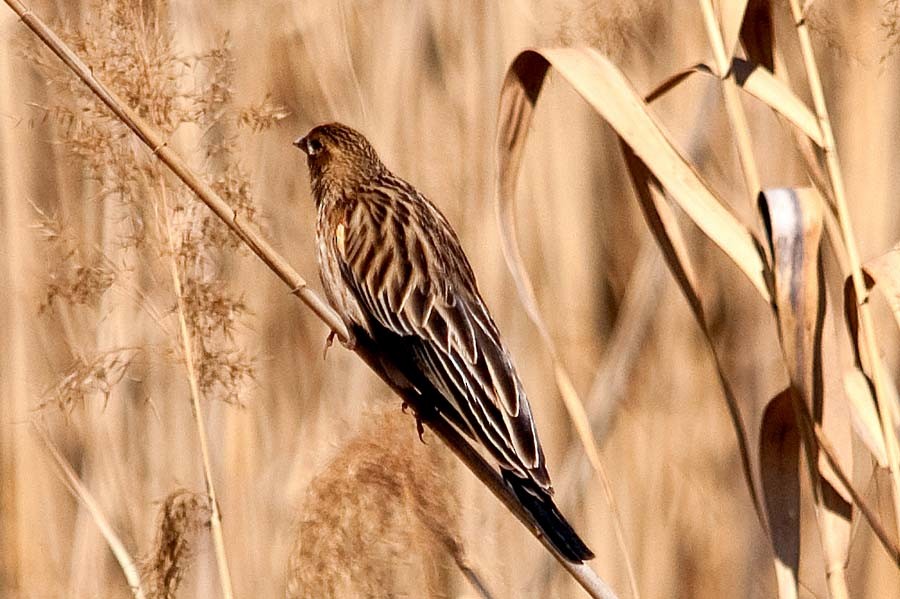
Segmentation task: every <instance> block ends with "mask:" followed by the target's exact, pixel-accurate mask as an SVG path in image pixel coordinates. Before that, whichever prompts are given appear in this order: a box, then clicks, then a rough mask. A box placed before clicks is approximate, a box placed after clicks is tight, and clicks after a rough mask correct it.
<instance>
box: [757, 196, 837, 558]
mask: <svg viewBox="0 0 900 599" xmlns="http://www.w3.org/2000/svg"><path fill="white" fill-rule="evenodd" d="M823 205H824V203H823V202H822V200H821V198H820V197H819V196H818V194H817V193H816V192H815V191H814V190H812V189H769V190H765V191H763V192H762V193H761V194H760V196H759V207H760V212H761V213H762V217H763V219H764V221H765V224H766V234H767V236H768V241H769V248H770V251H771V255H772V262H773V263H772V271H773V275H772V279H773V289H774V294H773V295H774V308H775V312H776V316H777V318H778V334H779V340H780V342H781V348H782V351H783V353H784V358H785V363H786V366H787V369H788V374H789V376H790V379H791V387H792V388H793V389H794V390H795V391H796V392H797V393H796V395H795V396H794V399H795V401H796V402H797V405H796V406H795V410H805V411H807V412H808V413H810V414H812V415H813V418H814V420H815V421H816V422H817V423H821V426H822V430H823V431H824V433H825V434H826V435H827V437H828V438H829V440H830V441H831V445H832V447H833V448H834V450H835V451H836V456H835V457H836V458H837V459H838V460H839V466H840V468H841V470H842V471H843V472H844V473H846V472H852V471H853V461H852V460H853V447H852V439H851V437H850V431H849V424H848V421H849V420H850V418H849V414H848V413H847V402H846V401H844V398H843V397H842V395H843V390H842V387H841V386H840V385H839V384H837V381H835V377H834V374H835V373H836V372H840V368H839V366H838V365H837V363H836V362H837V360H836V359H835V357H834V353H835V351H836V340H835V339H834V336H833V335H830V334H829V333H830V331H829V330H828V327H825V326H824V325H825V322H826V296H825V290H824V281H823V280H822V277H821V260H820V253H819V248H820V241H821V237H822V206H823ZM829 324H831V323H830V322H829ZM800 430H801V438H802V439H803V441H804V445H805V447H806V453H807V459H808V460H809V466H810V473H811V476H812V477H813V485H814V490H815V500H816V511H817V514H818V524H819V535H820V537H821V539H822V546H823V549H824V552H825V559H826V567H827V569H828V573H829V575H840V574H841V573H842V571H843V570H844V568H845V567H846V566H845V564H846V562H847V555H848V553H849V551H850V525H851V517H852V503H851V501H852V495H851V493H850V491H849V490H848V489H847V488H846V486H845V485H844V482H843V481H844V480H847V477H846V476H840V475H838V474H837V473H836V472H835V471H834V467H833V466H832V464H831V463H830V462H829V461H828V460H826V459H825V458H824V456H822V455H820V452H819V451H818V447H817V445H816V442H815V438H814V437H815V435H814V433H813V431H812V430H811V428H810V427H809V426H808V425H806V424H804V425H803V426H801V428H800ZM820 476H821V478H819V477H820Z"/></svg>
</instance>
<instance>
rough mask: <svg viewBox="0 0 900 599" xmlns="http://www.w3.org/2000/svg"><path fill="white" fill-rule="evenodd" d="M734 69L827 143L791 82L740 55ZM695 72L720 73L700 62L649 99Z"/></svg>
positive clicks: (751, 90) (753, 91) (745, 86)
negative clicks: (790, 84)
mask: <svg viewBox="0 0 900 599" xmlns="http://www.w3.org/2000/svg"><path fill="white" fill-rule="evenodd" d="M731 69H732V71H733V72H734V75H735V82H736V83H737V84H738V86H739V87H740V88H741V89H742V90H743V91H745V92H746V93H748V94H750V95H751V96H753V97H754V98H756V99H757V100H759V101H760V102H762V103H763V104H765V105H766V106H768V107H769V108H771V109H772V110H774V111H775V113H776V114H778V115H780V116H782V117H784V118H785V119H787V120H788V122H789V123H791V124H792V125H794V126H795V127H797V129H799V130H800V131H801V132H802V133H803V134H804V135H806V137H808V138H809V139H810V140H812V142H813V143H815V144H816V145H818V146H820V147H821V146H822V145H823V142H822V130H821V128H820V127H819V122H818V120H816V115H815V114H814V113H813V112H812V110H810V109H809V107H808V106H807V105H806V104H805V103H804V102H803V100H801V99H800V98H799V97H798V96H797V95H796V94H795V93H794V92H793V91H792V90H791V88H790V87H788V85H787V84H785V83H784V82H783V81H781V80H780V79H777V78H776V77H775V76H774V75H773V74H772V73H771V72H769V71H767V70H766V69H764V68H762V67H760V66H758V65H754V64H751V63H749V62H747V61H745V60H741V59H740V58H735V59H734V60H733V61H732V63H731ZM694 73H701V74H704V75H709V76H711V77H715V76H716V75H715V72H714V71H713V69H712V68H711V67H709V66H707V65H705V64H702V63H701V64H696V65H694V66H691V67H688V68H686V69H684V70H683V71H679V72H678V73H675V74H674V75H671V76H670V77H668V78H666V79H665V80H663V81H662V82H661V83H660V84H659V85H657V86H656V87H655V88H654V90H653V91H652V92H650V93H649V94H648V95H647V101H648V102H653V101H654V100H656V99H657V98H659V97H661V96H664V95H665V94H666V93H668V92H669V91H671V90H672V89H674V88H675V87H677V86H678V85H679V84H680V83H681V82H682V81H684V80H685V79H687V78H688V77H690V76H691V75H692V74H694Z"/></svg>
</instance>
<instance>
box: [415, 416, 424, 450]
mask: <svg viewBox="0 0 900 599" xmlns="http://www.w3.org/2000/svg"><path fill="white" fill-rule="evenodd" d="M416 432H417V433H419V441H421V442H422V444H423V445H425V444H426V443H425V437H423V435H424V434H425V427H424V426H422V420H421V419H420V418H419V417H418V416H416Z"/></svg>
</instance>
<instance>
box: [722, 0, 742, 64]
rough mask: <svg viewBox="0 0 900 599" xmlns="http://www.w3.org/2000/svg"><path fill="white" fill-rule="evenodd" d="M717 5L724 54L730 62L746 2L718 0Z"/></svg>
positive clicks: (735, 47)
mask: <svg viewBox="0 0 900 599" xmlns="http://www.w3.org/2000/svg"><path fill="white" fill-rule="evenodd" d="M718 5H719V11H718V12H719V26H720V27H721V29H722V40H723V41H724V43H725V53H726V55H727V57H728V60H729V61H730V60H731V59H732V58H734V52H735V50H736V49H737V43H738V38H739V36H740V33H741V28H742V27H743V24H744V14H745V12H746V10H747V0H720V2H719V3H718Z"/></svg>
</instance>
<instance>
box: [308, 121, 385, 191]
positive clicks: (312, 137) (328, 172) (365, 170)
mask: <svg viewBox="0 0 900 599" xmlns="http://www.w3.org/2000/svg"><path fill="white" fill-rule="evenodd" d="M294 145H295V146H297V147H298V148H300V149H301V150H302V151H303V152H304V153H305V154H306V157H307V163H308V164H309V178H310V182H311V183H312V187H313V194H314V195H315V196H316V201H317V202H319V201H321V200H322V194H324V193H325V192H327V191H329V190H334V191H341V190H343V191H349V190H350V189H352V188H353V187H356V186H358V185H359V184H361V183H365V182H366V181H367V180H370V179H372V178H374V177H377V176H378V175H380V174H381V173H382V172H383V171H384V170H385V167H384V165H383V164H382V163H381V160H379V158H378V154H376V153H375V149H374V148H372V144H370V143H369V140H367V139H366V138H365V137H364V136H363V134H362V133H360V132H359V131H356V130H355V129H351V128H350V127H347V126H346V125H342V124H340V123H329V124H327V125H319V126H317V127H314V128H313V129H312V130H311V131H310V132H309V133H307V134H306V135H305V136H304V137H300V138H298V139H296V140H295V141H294Z"/></svg>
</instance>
